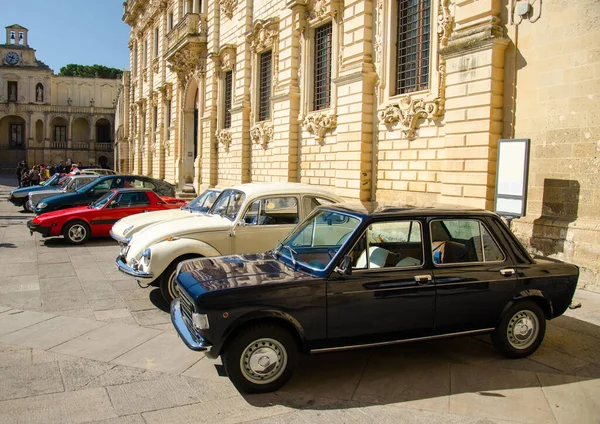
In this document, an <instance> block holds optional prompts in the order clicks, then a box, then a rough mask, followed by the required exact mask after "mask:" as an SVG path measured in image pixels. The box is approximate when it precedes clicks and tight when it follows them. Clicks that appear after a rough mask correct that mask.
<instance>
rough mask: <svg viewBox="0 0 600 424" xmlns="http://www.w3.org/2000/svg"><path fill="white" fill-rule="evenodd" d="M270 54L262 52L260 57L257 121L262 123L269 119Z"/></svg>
mask: <svg viewBox="0 0 600 424" xmlns="http://www.w3.org/2000/svg"><path fill="white" fill-rule="evenodd" d="M272 58H273V55H272V52H271V51H268V52H264V53H262V54H261V55H260V84H259V85H260V87H259V88H260V94H259V99H258V103H259V107H258V120H259V121H264V120H265V119H269V118H270V117H271V63H272Z"/></svg>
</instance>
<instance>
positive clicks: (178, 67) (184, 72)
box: [168, 50, 201, 86]
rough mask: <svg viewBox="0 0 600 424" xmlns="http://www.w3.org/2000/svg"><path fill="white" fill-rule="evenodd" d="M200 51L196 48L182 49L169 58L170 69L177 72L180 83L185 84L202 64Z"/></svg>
mask: <svg viewBox="0 0 600 424" xmlns="http://www.w3.org/2000/svg"><path fill="white" fill-rule="evenodd" d="M200 59H201V57H200V52H197V51H195V50H182V51H178V52H177V53H175V54H174V55H173V56H172V57H171V58H169V62H170V64H169V65H168V66H169V69H170V70H171V71H172V72H175V73H176V74H177V78H178V80H179V83H180V84H181V85H182V86H185V84H186V82H187V80H188V79H189V78H190V77H191V76H192V74H193V73H194V72H195V71H196V69H197V67H198V66H199V65H200Z"/></svg>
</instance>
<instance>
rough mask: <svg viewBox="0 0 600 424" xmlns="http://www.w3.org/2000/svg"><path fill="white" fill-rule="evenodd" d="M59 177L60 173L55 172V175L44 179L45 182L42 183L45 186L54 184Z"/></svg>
mask: <svg viewBox="0 0 600 424" xmlns="http://www.w3.org/2000/svg"><path fill="white" fill-rule="evenodd" d="M59 178H60V175H58V174H54V175H53V176H51V177H50V178H48V179H47V180H46V181H44V182H43V183H42V185H43V186H44V187H45V186H48V185H51V184H54V182H55V181H56V180H58V179H59Z"/></svg>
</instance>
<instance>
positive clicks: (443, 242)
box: [431, 219, 504, 264]
mask: <svg viewBox="0 0 600 424" xmlns="http://www.w3.org/2000/svg"><path fill="white" fill-rule="evenodd" d="M436 228H437V230H436ZM439 228H444V229H445V231H443V232H442V231H440V230H439ZM431 234H432V240H431V247H432V255H433V262H434V263H435V264H452V263H465V262H471V263H473V262H474V263H477V262H497V261H503V260H504V254H503V253H502V250H500V247H498V244H497V243H496V241H495V240H494V238H493V237H492V236H491V234H490V233H489V231H488V230H487V228H486V227H485V226H484V225H483V223H482V222H481V221H479V220H476V219H452V220H450V219H449V220H443V221H442V220H438V221H432V223H431Z"/></svg>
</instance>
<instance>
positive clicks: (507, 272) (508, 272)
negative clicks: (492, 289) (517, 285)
mask: <svg viewBox="0 0 600 424" xmlns="http://www.w3.org/2000/svg"><path fill="white" fill-rule="evenodd" d="M516 273H517V270H516V269H514V268H504V269H501V270H500V274H502V275H504V276H505V277H510V276H511V275H515V274H516Z"/></svg>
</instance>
